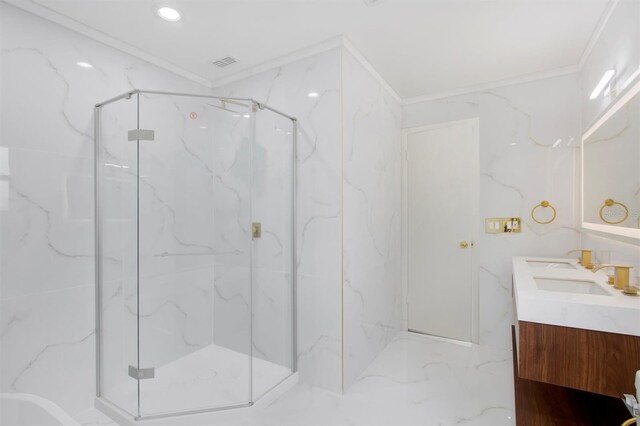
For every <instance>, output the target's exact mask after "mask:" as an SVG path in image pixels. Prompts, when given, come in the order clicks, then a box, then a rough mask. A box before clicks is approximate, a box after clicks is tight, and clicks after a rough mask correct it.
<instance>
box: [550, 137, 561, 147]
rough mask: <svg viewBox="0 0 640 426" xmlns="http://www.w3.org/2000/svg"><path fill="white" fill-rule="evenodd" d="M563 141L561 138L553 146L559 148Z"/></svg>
mask: <svg viewBox="0 0 640 426" xmlns="http://www.w3.org/2000/svg"><path fill="white" fill-rule="evenodd" d="M561 143H562V139H561V138H560V139H558V140H557V141H556V142H555V143H554V144H553V146H552V148H557V147H559V146H560V144H561Z"/></svg>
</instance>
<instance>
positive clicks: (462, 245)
mask: <svg viewBox="0 0 640 426" xmlns="http://www.w3.org/2000/svg"><path fill="white" fill-rule="evenodd" d="M467 247H469V243H468V242H466V241H464V240H463V241H460V248H463V249H466V248H467Z"/></svg>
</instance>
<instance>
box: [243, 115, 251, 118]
mask: <svg viewBox="0 0 640 426" xmlns="http://www.w3.org/2000/svg"><path fill="white" fill-rule="evenodd" d="M243 117H244V118H249V117H251V116H250V115H249V114H245V115H243Z"/></svg>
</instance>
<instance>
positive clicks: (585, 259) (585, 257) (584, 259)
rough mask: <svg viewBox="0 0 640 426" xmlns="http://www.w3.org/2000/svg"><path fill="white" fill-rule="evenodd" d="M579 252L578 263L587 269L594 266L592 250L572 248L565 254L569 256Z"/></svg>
mask: <svg viewBox="0 0 640 426" xmlns="http://www.w3.org/2000/svg"><path fill="white" fill-rule="evenodd" d="M577 252H580V260H578V263H579V264H581V265H582V266H584V267H585V268H587V269H591V268H593V264H592V263H591V250H570V251H568V252H567V254H566V255H565V256H569V255H570V254H571V253H577Z"/></svg>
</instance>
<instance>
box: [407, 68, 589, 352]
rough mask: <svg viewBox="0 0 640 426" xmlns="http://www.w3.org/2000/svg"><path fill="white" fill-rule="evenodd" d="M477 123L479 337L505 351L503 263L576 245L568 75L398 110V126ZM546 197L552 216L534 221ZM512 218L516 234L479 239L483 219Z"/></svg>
mask: <svg viewBox="0 0 640 426" xmlns="http://www.w3.org/2000/svg"><path fill="white" fill-rule="evenodd" d="M469 118H479V120H480V176H478V179H479V181H480V193H479V194H478V196H479V199H480V217H479V223H478V224H477V226H478V228H479V230H480V234H479V235H480V237H479V241H477V244H476V250H477V258H478V267H479V272H478V273H479V300H478V305H479V340H480V344H482V345H494V346H498V347H503V348H508V347H510V345H511V337H510V336H511V331H510V325H511V321H512V290H511V265H510V261H509V259H510V258H511V257H512V256H514V255H517V254H520V253H527V254H529V253H535V254H536V255H541V256H542V255H544V256H554V255H555V256H564V254H565V253H566V252H567V251H568V250H571V249H573V248H575V247H577V246H578V245H579V241H580V233H579V230H578V227H577V226H576V221H575V214H576V206H575V204H574V201H573V200H574V196H575V189H576V186H575V167H574V165H575V161H576V158H577V155H578V153H579V140H580V114H579V81H578V76H577V75H576V74H571V75H567V76H562V77H555V78H550V79H544V80H539V81H535V82H531V83H526V84H519V85H513V86H507V87H503V88H498V89H494V90H491V91H485V92H476V93H470V94H466V95H460V96H455V97H451V98H446V99H439V100H433V101H428V102H423V103H418V104H411V105H405V106H404V107H403V127H404V128H408V127H418V126H425V125H430V124H436V123H442V122H448V121H455V120H462V119H469ZM542 200H549V201H550V202H551V203H552V204H553V205H554V206H555V207H556V209H557V211H558V217H557V219H556V220H555V221H554V222H553V223H552V224H549V225H539V224H537V223H535V222H534V221H533V220H532V218H531V215H530V212H531V209H532V208H533V207H534V206H535V205H537V204H538V203H540V201H542ZM510 216H520V217H521V218H522V220H523V224H524V229H523V232H522V233H521V234H515V235H510V234H485V233H484V219H485V218H490V217H510Z"/></svg>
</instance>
